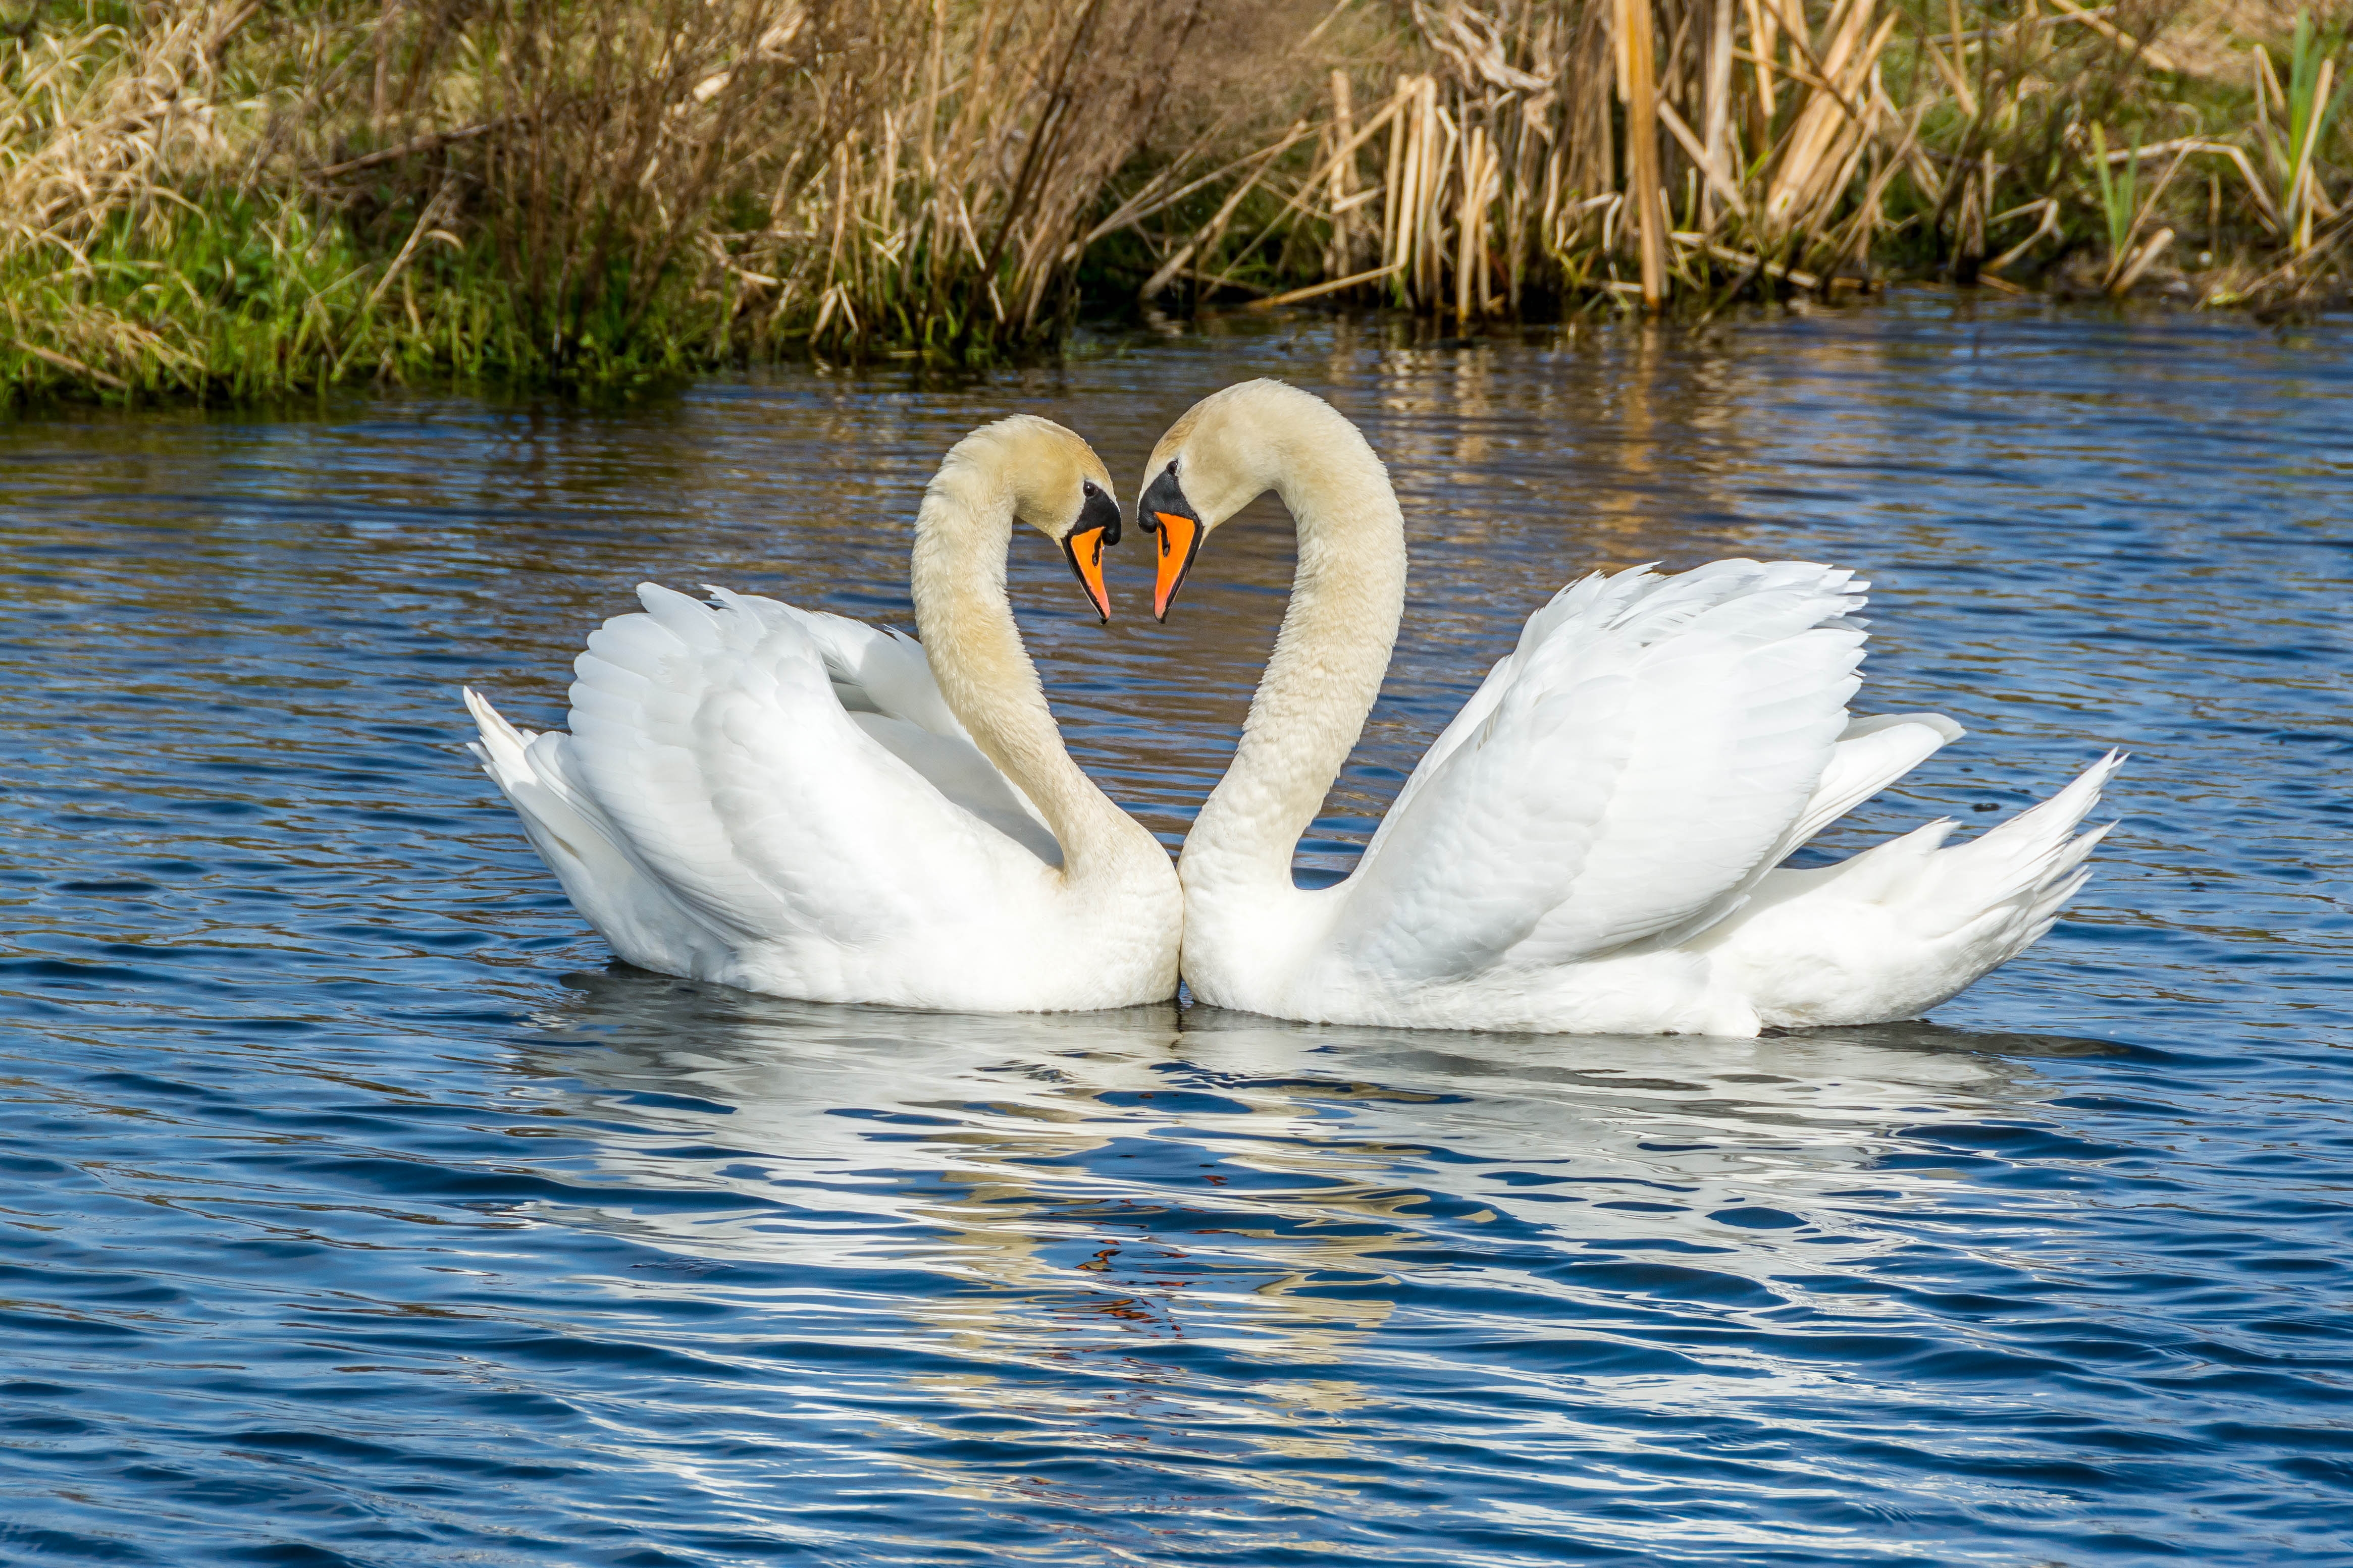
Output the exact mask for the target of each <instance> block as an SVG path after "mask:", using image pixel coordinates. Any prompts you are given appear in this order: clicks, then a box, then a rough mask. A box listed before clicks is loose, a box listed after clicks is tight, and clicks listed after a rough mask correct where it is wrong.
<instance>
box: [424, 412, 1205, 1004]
mask: <svg viewBox="0 0 2353 1568" xmlns="http://www.w3.org/2000/svg"><path fill="white" fill-rule="evenodd" d="M1016 520H1018V521H1023V522H1027V523H1029V525H1030V526H1032V527H1034V528H1037V529H1039V531H1042V532H1044V533H1045V534H1047V535H1048V536H1049V537H1050V538H1053V539H1056V540H1058V541H1060V543H1061V545H1062V548H1063V551H1064V553H1065V554H1066V555H1067V556H1068V557H1069V558H1070V561H1071V565H1072V566H1073V567H1074V568H1075V569H1076V570H1077V572H1078V574H1079V577H1080V581H1081V582H1082V584H1083V585H1084V586H1085V588H1086V591H1087V595H1088V597H1089V598H1090V599H1091V600H1092V602H1093V604H1094V605H1095V607H1096V609H1097V611H1098V612H1099V613H1101V614H1103V616H1105V618H1108V617H1109V615H1110V606H1109V602H1108V600H1107V599H1106V598H1105V596H1104V593H1103V567H1102V552H1103V544H1104V543H1105V542H1116V540H1117V539H1118V537H1119V507H1118V503H1117V502H1116V501H1115V500H1113V493H1112V485H1111V477H1110V475H1109V474H1108V473H1107V472H1105V470H1104V468H1103V464H1102V462H1101V461H1100V460H1099V459H1098V458H1096V457H1095V454H1094V452H1093V451H1092V449H1091V448H1090V447H1088V446H1087V444H1086V443H1085V442H1083V441H1082V440H1081V439H1079V437H1076V436H1074V435H1072V434H1071V432H1070V431H1068V430H1065V429H1063V428H1062V427H1061V426H1059V425H1055V424H1052V423H1050V422H1049V421H1047V420H1043V419H1037V418H1031V417H1028V416H1020V417H1016V418H1011V419H1006V420H1002V421H1000V422H998V423H997V424H994V425H990V426H986V427H985V428H983V429H980V430H977V431H976V432H974V433H973V434H972V435H970V436H968V437H965V439H964V440H962V441H960V442H958V443H957V444H956V446H955V448H954V449H953V450H952V451H950V452H949V453H948V455H947V458H946V459H945V460H944V462H943V463H942V464H941V465H940V470H939V473H938V474H937V475H936V476H935V477H934V479H933V480H932V482H931V486H930V488H929V489H927V490H926V491H925V492H924V495H923V506H922V509H921V510H920V511H919V512H918V513H917V514H916V520H915V547H914V558H913V567H912V571H911V577H912V582H913V595H914V601H915V624H916V627H917V629H918V630H919V632H920V633H921V634H922V637H923V641H922V643H921V644H917V643H916V642H914V641H913V640H911V639H910V638H908V637H904V636H902V635H901V634H898V633H895V632H889V631H881V630H877V629H876V628H874V627H871V626H864V625H862V624H860V623H859V622H857V621H852V620H847V619H844V618H843V617H841V616H830V615H821V614H817V613H814V612H811V611H807V610H797V609H795V608H793V607H792V606H791V605H783V604H778V603H776V601H774V600H770V599H760V598H752V597H748V596H745V595H737V594H731V593H728V592H726V591H725V590H723V589H716V588H714V589H712V590H711V592H712V594H713V595H715V597H716V598H717V600H718V604H717V605H716V606H715V607H706V606H705V605H702V604H700V603H698V602H697V601H695V600H693V599H691V598H688V597H687V596H686V595H682V594H677V593H673V592H671V591H670V590H669V589H667V588H661V587H657V586H655V585H654V584H644V585H642V586H641V587H639V588H638V599H639V601H640V602H641V603H643V605H645V612H644V613H643V614H642V615H629V616H618V617H617V618H616V619H613V620H610V621H607V622H606V623H605V625H604V626H603V628H602V629H601V630H599V631H597V632H596V634H595V635H594V636H592V637H590V638H589V639H588V650H587V652H586V653H584V654H582V655H581V656H580V658H579V659H578V660H577V661H576V662H575V666H574V668H575V670H576V671H577V672H578V676H579V679H577V680H576V681H575V682H574V683H573V687H572V715H571V723H572V732H571V733H570V734H568V735H567V734H562V733H551V734H544V735H539V734H533V733H532V732H531V731H525V730H517V729H516V728H514V727H513V726H512V725H511V724H509V723H508V722H507V721H505V720H504V719H502V718H501V717H500V716H499V715H498V714H497V713H496V712H494V711H493V710H491V706H490V704H489V703H487V702H485V701H483V700H481V699H480V697H478V696H476V695H475V694H474V693H473V692H471V691H469V692H467V693H466V701H467V705H468V706H469V707H470V709H471V710H472V711H473V714H474V718H475V721H476V722H477V723H478V724H480V728H481V741H480V744H479V745H477V746H475V747H474V748H473V749H474V752H475V754H476V755H477V756H479V757H480V758H481V760H482V767H483V771H484V772H486V773H489V774H490V775H491V778H492V779H493V780H494V781H496V782H497V784H498V786H499V788H500V789H501V790H502V791H503V792H505V795H506V797H507V799H508V800H509V801H510V802H512V805H514V808H515V810H516V811H517V813H519V814H520V815H521V816H522V822H523V827H524V829H525V830H526V831H527V832H528V833H529V834H530V836H531V841H532V843H533V845H535V846H536V847H538V849H539V852H540V854H541V856H542V857H543V858H545V860H546V861H547V864H548V865H549V867H550V868H552V869H554V872H555V874H556V876H557V877H558V878H559V879H561V880H562V881H563V883H564V890H565V892H566V893H568V894H569V895H570V896H571V899H572V902H573V905H574V907H575V908H576V909H578V910H579V911H580V912H581V914H582V915H584V916H585V917H586V919H587V921H588V922H589V923H590V924H591V925H593V926H595V927H596V930H597V931H598V932H599V933H600V934H601V935H602V936H603V937H604V938H605V940H606V941H607V942H608V943H610V944H611V946H612V949H613V951H614V952H616V953H617V954H619V955H620V956H621V957H622V958H624V959H626V960H628V962H629V963H634V964H638V965H639V966H640V967H643V968H647V969H654V970H660V971H663V972H665V973H672V974H683V975H690V976H692V977H694V978H696V979H701V980H715V981H721V982H724V983H726V984H732V985H740V986H743V987H744V988H745V989H747V990H752V991H762V992H766V993H768V994H773V995H779V996H791V997H801V998H806V999H809V1000H813V1001H823V1002H879V1003H887V1004H890V1005H895V1006H902V1007H923V1008H935V1009H945V1010H954V1011H963V1012H1045V1011H1058V1010H1062V1009H1076V1008H1092V1007H1120V1006H1126V1005H1133V1004H1135V1003H1142V1002H1156V1001H1162V1000H1165V999H1166V998H1167V997H1169V996H1171V995H1173V994H1175V993H1176V947H1177V933H1178V930H1179V924H1180V921H1181V920H1182V918H1183V910H1184V902H1183V896H1182V894H1181V892H1180V891H1179V889H1178V888H1177V885H1176V872H1175V870H1174V868H1172V867H1171V866H1170V865H1169V862H1168V855H1167V852H1166V850H1164V849H1163V848H1162V847H1160V846H1159V844H1158V843H1156V842H1155V840H1154V838H1153V837H1152V835H1151V834H1149V833H1148V832H1146V831H1145V829H1144V827H1143V826H1141V825H1140V824H1138V823H1137V822H1135V821H1134V819H1133V818H1132V817H1130V816H1128V815H1127V814H1126V813H1125V812H1124V811H1122V810H1120V809H1119V807H1118V806H1116V805H1113V804H1112V802H1111V801H1110V800H1109V799H1107V798H1105V796H1104V795H1103V792H1102V791H1101V790H1099V789H1097V788H1096V787H1095V786H1094V784H1092V782H1090V781H1089V780H1088V778H1087V776H1086V774H1084V773H1082V772H1080V771H1079V767H1078V764H1077V763H1073V762H1072V761H1071V758H1070V754H1069V752H1067V751H1065V750H1064V749H1063V745H1062V737H1061V732H1060V730H1058V729H1057V728H1056V726H1055V723H1054V718H1053V714H1052V713H1051V711H1050V710H1049V709H1048V708H1047V706H1046V699H1045V696H1044V693H1043V692H1042V691H1041V690H1040V689H1039V684H1038V672H1037V669H1036V667H1035V666H1033V665H1032V664H1031V663H1030V662H1029V655H1028V653H1027V652H1026V651H1025V650H1024V649H1023V648H1022V646H1021V637H1020V633H1019V631H1018V629H1017V628H1016V626H1015V625H1014V620H1013V612H1012V609H1011V607H1010V606H1009V605H1008V604H1007V602H1006V596H1005V559H1006V552H1007V550H1008V547H1009V546H1010V544H1011V542H1012V531H1013V524H1014V522H1015V521H1016Z"/></svg>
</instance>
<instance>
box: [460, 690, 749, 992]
mask: <svg viewBox="0 0 2353 1568" xmlns="http://www.w3.org/2000/svg"><path fill="white" fill-rule="evenodd" d="M464 694H465V699H466V710H467V711H468V712H469V713H470V714H471V715H472V716H473V720H474V724H475V727H476V729H477V731H479V732H480V739H479V740H477V741H473V742H469V743H468V745H467V748H466V749H467V750H468V751H470V752H473V753H474V755H475V756H476V757H477V758H479V759H480V762H481V764H482V772H483V773H487V774H489V775H490V779H491V783H492V784H497V785H498V786H499V793H500V794H501V795H505V796H506V798H507V803H508V804H509V805H512V806H513V807H514V811H515V815H516V816H518V817H520V818H521V819H522V828H523V833H524V836H525V837H528V838H529V839H530V840H531V844H532V847H533V848H534V849H536V850H537V851H539V857H540V858H541V859H542V860H543V861H545V862H546V863H547V868H548V869H549V870H551V871H553V872H554V873H555V877H556V880H557V881H559V882H561V883H562V884H563V885H564V891H565V896H566V897H567V898H569V899H570V900H572V905H573V908H574V909H575V910H578V911H579V912H580V914H581V916H582V918H584V919H585V920H586V921H588V923H589V924H590V925H591V926H593V927H595V928H596V933H597V934H598V935H599V936H602V937H603V938H604V939H605V941H606V942H607V945H609V946H610V947H611V948H612V949H613V951H614V952H616V953H617V954H618V955H619V956H620V957H621V958H623V959H625V960H627V961H628V962H629V963H635V964H638V965H639V966H641V967H644V968H655V969H662V968H668V969H678V968H681V967H683V966H684V965H685V964H686V963H688V962H689V961H690V955H691V952H692V951H693V950H694V949H696V948H698V947H700V946H702V945H706V944H707V942H708V933H707V932H705V931H702V929H701V928H700V927H699V926H698V925H697V923H696V922H695V921H693V920H692V919H691V917H690V916H689V915H688V914H687V913H686V911H684V910H681V909H680V908H679V907H678V905H677V903H676V902H675V900H671V899H670V897H669V896H668V894H667V893H665V892H664V891H663V889H662V887H661V884H660V883H659V881H658V880H657V879H654V878H653V877H651V876H649V874H648V873H647V871H646V869H645V868H644V867H643V866H641V865H640V864H638V860H637V858H636V857H635V856H634V855H632V854H631V853H630V851H629V849H628V841H627V839H626V838H625V837H623V836H622V835H621V834H620V833H619V831H618V830H617V828H616V827H615V826H614V824H613V823H612V821H611V819H610V818H608V817H607V816H606V815H605V813H604V812H603V811H602V810H600V809H599V808H598V807H597V805H596V802H595V801H593V800H592V799H590V798H589V797H588V796H587V795H586V794H584V793H583V792H582V791H581V790H580V789H579V787H578V786H577V785H576V784H575V783H574V782H573V780H572V779H571V778H570V777H569V776H567V774H566V772H565V739H566V737H565V736H563V735H560V734H541V733H539V732H537V731H531V730H525V729H522V728H519V727H517V726H516V725H514V724H512V723H509V722H508V721H507V720H506V717H505V716H504V715H503V714H501V713H500V712H499V710H497V709H496V708H493V707H492V706H491V704H490V701H489V700H487V699H485V698H484V697H483V696H482V695H481V694H480V692H477V691H475V690H473V689H471V688H466V689H464Z"/></svg>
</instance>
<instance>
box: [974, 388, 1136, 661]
mask: <svg viewBox="0 0 2353 1568" xmlns="http://www.w3.org/2000/svg"><path fill="white" fill-rule="evenodd" d="M960 465H970V466H973V467H976V468H982V469H984V470H986V471H987V477H988V478H990V479H995V480H996V481H997V482H998V483H1001V484H1003V485H1004V486H1006V487H1007V488H1008V489H1010V490H1011V491H1012V495H1013V516H1014V518H1015V520H1016V521H1020V522H1026V523H1028V524H1029V526H1030V527H1032V528H1034V529H1036V530H1037V531H1039V532H1040V533H1042V534H1044V535H1045V536H1046V537H1047V538H1049V539H1050V540H1052V541H1053V542H1055V543H1057V544H1059V545H1060V546H1061V547H1062V559H1064V560H1065V561H1068V562H1069V563H1071V571H1072V572H1074V573H1076V574H1078V579H1079V586H1080V587H1081V588H1082V589H1084V590H1085V591H1086V595H1087V602H1088V603H1089V604H1091V605H1093V606H1094V611H1095V614H1096V615H1098V616H1102V617H1103V620H1104V621H1106V622H1108V621H1109V620H1110V619H1111V595H1109V594H1108V593H1107V592H1105V590H1104V588H1103V546H1104V545H1106V544H1117V543H1118V542H1119V526H1120V511H1119V496H1118V492H1117V491H1115V490H1114V489H1113V488H1112V482H1111V470H1110V469H1109V468H1104V467H1103V459H1102V458H1098V457H1096V456H1095V449H1094V448H1093V447H1090V446H1088V445H1087V444H1086V442H1085V441H1084V440H1083V439H1082V437H1080V436H1079V434H1078V433H1077V432H1076V431H1074V430H1067V429H1065V428H1063V427H1062V426H1060V425H1057V424H1055V423H1054V422H1053V421H1052V420H1050V419H1040V418H1039V417H1038V416H1036V415H1034V414H1017V415H1014V416H1012V417H1011V418H1009V419H999V420H997V422H996V423H995V424H993V425H984V426H981V427H980V428H979V429H977V430H976V431H974V432H973V433H972V434H971V435H969V436H967V437H965V438H964V439H963V440H961V441H959V442H957V443H956V445H955V449H954V450H952V451H951V452H949V454H948V460H947V462H946V463H945V464H944V465H942V469H941V471H942V473H943V475H944V474H946V473H947V472H948V471H949V469H950V468H955V467H957V466H960ZM999 493H1000V494H1001V493H1002V492H1001V491H1000V492H999Z"/></svg>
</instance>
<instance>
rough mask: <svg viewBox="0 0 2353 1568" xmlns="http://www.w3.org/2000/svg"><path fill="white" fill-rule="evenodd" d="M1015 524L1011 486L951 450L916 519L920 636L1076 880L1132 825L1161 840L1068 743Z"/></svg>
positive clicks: (956, 706) (947, 689)
mask: <svg viewBox="0 0 2353 1568" xmlns="http://www.w3.org/2000/svg"><path fill="white" fill-rule="evenodd" d="M1013 521H1014V494H1013V487H1012V485H1011V484H1010V483H1009V482H1008V481H1007V480H1006V479H1004V477H1003V476H1002V475H1000V474H997V473H994V472H992V471H990V469H989V468H988V467H987V465H985V464H982V463H977V462H973V461H968V460H967V461H957V460H956V458H955V456H954V455H952V456H951V459H950V461H949V463H948V464H947V465H946V466H945V467H944V468H941V470H940V472H939V474H938V475H937V476H936V477H935V478H934V479H933V480H932V483H931V487H930V488H929V489H927V490H925V491H924V493H923V508H922V510H920V511H919V512H917V513H916V517H915V552H914V558H913V563H912V564H911V570H910V574H909V575H910V580H911V585H912V587H913V594H914V600H915V629H916V633H917V635H918V636H920V637H922V639H923V657H924V658H926V659H928V660H929V661H930V663H931V667H932V674H933V677H934V679H937V680H938V681H939V683H940V695H941V696H942V697H943V698H944V699H945V700H946V701H947V705H948V709H949V710H950V711H951V712H953V713H954V714H955V716H956V719H957V721H959V722H960V723H962V724H963V725H964V727H965V732H966V733H968V734H969V735H971V737H972V740H973V743H974V744H975V745H976V746H978V747H979V748H980V750H981V753H982V754H983V755H984V756H986V757H987V759H988V760H989V761H990V762H992V763H996V764H997V768H998V769H999V771H1001V772H1002V773H1004V774H1005V776H1006V777H1007V778H1008V779H1011V780H1012V781H1013V783H1014V784H1015V785H1016V786H1017V787H1018V788H1019V789H1020V791H1021V793H1022V794H1024V795H1028V796H1029V799H1030V801H1031V803H1032V804H1034V805H1036V806H1037V807H1038V810H1039V814H1040V815H1041V816H1044V817H1045V819H1046V826H1048V827H1050V828H1051V829H1052V830H1053V833H1054V837H1055V838H1056V839H1057V840H1058V841H1059V842H1060V844H1061V847H1062V874H1063V876H1064V878H1065V879H1071V880H1076V879H1080V878H1082V877H1085V876H1089V875H1091V874H1093V873H1096V872H1100V871H1103V870H1104V869H1105V868H1107V867H1108V866H1109V865H1110V864H1111V862H1112V860H1113V858H1114V856H1113V851H1114V850H1115V849H1116V848H1118V847H1121V846H1122V845H1123V844H1124V842H1125V841H1126V840H1127V839H1128V838H1129V837H1131V832H1130V830H1132V833H1133V836H1141V837H1143V838H1144V841H1145V843H1146V844H1151V842H1152V840H1151V837H1150V836H1149V835H1148V834H1145V831H1144V829H1143V827H1142V826H1140V825H1138V824H1136V823H1135V822H1134V819H1133V818H1131V817H1130V816H1128V815H1127V814H1126V813H1125V812H1124V811H1122V810H1120V809H1119V807H1118V806H1116V805H1113V804H1112V802H1111V801H1110V799H1109V798H1108V797H1106V796H1105V795H1103V791H1101V790H1100V789H1097V788H1096V787H1095V784H1094V781H1093V780H1092V779H1090V778H1088V777H1087V775H1086V774H1085V773H1082V772H1081V771H1080V769H1079V765H1078V764H1077V763H1074V762H1072V761H1071V754H1070V752H1069V751H1068V750H1067V749H1065V748H1064V746H1063V744H1062V731H1061V729H1060V726H1059V725H1057V724H1056V723H1055V722H1054V714H1053V710H1051V709H1050V708H1048V707H1047V705H1046V694H1045V691H1044V690H1043V689H1041V688H1040V687H1039V683H1038V668H1037V666H1036V665H1034V664H1032V663H1031V662H1030V661H1029V651H1028V650H1027V649H1025V648H1024V647H1022V646H1021V632H1020V628H1019V627H1018V626H1016V625H1015V624H1014V620H1013V606H1012V605H1011V604H1010V603H1009V602H1008V600H1007V598H1006V593H1005V558H1006V553H1007V552H1008V550H1009V549H1010V548H1011V546H1012V542H1013ZM1153 847H1154V852H1155V854H1156V853H1159V849H1158V847H1157V846H1156V845H1155V846H1153Z"/></svg>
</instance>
